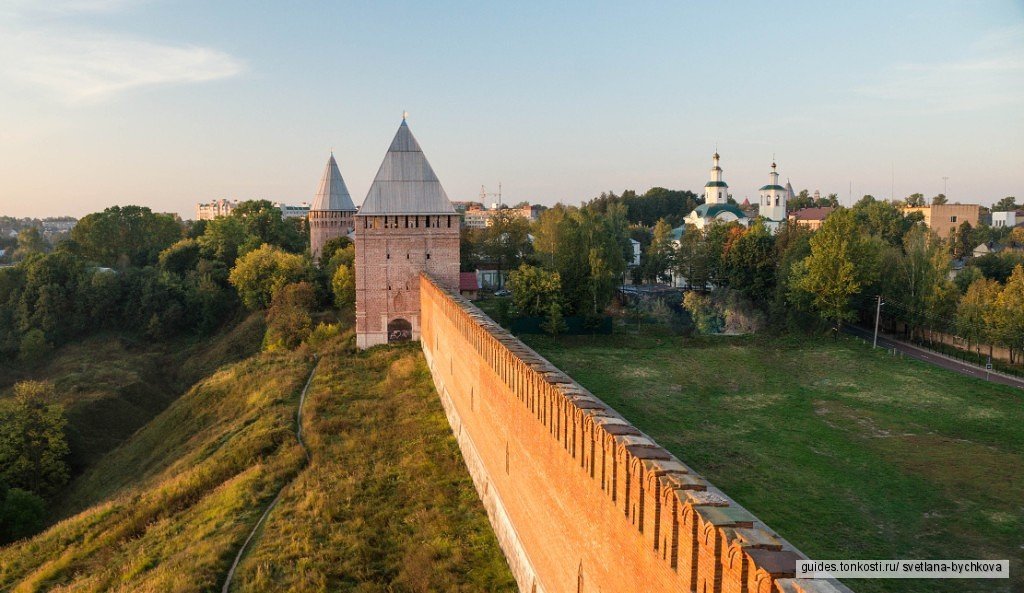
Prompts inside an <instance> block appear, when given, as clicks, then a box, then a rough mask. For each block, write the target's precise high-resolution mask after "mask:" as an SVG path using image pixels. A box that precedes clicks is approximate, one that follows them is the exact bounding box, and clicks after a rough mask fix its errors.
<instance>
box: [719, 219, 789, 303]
mask: <svg viewBox="0 0 1024 593" xmlns="http://www.w3.org/2000/svg"><path fill="white" fill-rule="evenodd" d="M787 226H788V225H787ZM776 257H777V255H776V251H775V239H774V238H773V237H772V235H771V233H770V232H769V231H768V229H767V228H766V227H765V226H764V224H762V223H760V222H758V223H755V224H754V226H752V227H751V228H750V229H749V230H747V231H746V232H743V233H742V234H740V235H739V237H737V238H736V240H735V241H733V242H732V245H731V246H730V248H729V250H728V252H727V254H726V258H725V279H726V283H727V284H728V285H729V286H730V287H732V288H733V289H735V290H738V291H740V292H741V293H742V294H743V295H744V296H746V297H747V298H749V299H751V300H754V301H757V302H760V303H765V302H767V301H768V300H769V299H770V298H771V295H772V292H773V291H774V288H775V270H776V263H777V260H776Z"/></svg>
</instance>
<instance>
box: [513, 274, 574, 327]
mask: <svg viewBox="0 0 1024 593" xmlns="http://www.w3.org/2000/svg"><path fill="white" fill-rule="evenodd" d="M508 281H509V287H510V288H511V289H512V302H513V303H515V306H516V309H518V310H519V313H520V314H521V315H525V316H527V317H541V316H543V315H545V314H550V311H551V305H552V304H558V305H559V314H561V302H560V301H561V298H562V278H561V276H559V275H558V272H554V271H550V270H545V269H543V268H539V267H536V266H528V265H526V264H523V265H521V266H519V269H518V270H515V271H514V272H512V274H511V275H510V276H509V279H508Z"/></svg>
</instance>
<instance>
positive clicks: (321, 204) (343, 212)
mask: <svg viewBox="0 0 1024 593" xmlns="http://www.w3.org/2000/svg"><path fill="white" fill-rule="evenodd" d="M355 213H356V207H355V205H353V204H352V196H351V195H349V193H348V187H346V186H345V180H344V179H342V177H341V171H340V170H338V161H336V160H334V153H331V157H330V158H329V159H327V167H326V168H325V169H324V174H323V177H321V178H320V187H319V189H317V192H316V196H315V197H314V198H313V205H312V206H311V207H310V209H309V249H310V253H312V254H313V261H318V260H319V259H320V252H321V251H323V248H324V243H327V242H328V241H330V240H331V239H334V238H335V237H344V236H345V235H348V234H349V233H351V232H352V229H353V228H355V222H354V220H353V217H354V216H355Z"/></svg>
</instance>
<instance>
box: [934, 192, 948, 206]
mask: <svg viewBox="0 0 1024 593" xmlns="http://www.w3.org/2000/svg"><path fill="white" fill-rule="evenodd" d="M948 201H949V200H948V199H947V198H946V194H938V195H936V196H935V197H934V198H932V206H941V205H943V204H945V203H947V202H948Z"/></svg>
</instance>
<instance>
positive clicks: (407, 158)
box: [355, 118, 460, 348]
mask: <svg viewBox="0 0 1024 593" xmlns="http://www.w3.org/2000/svg"><path fill="white" fill-rule="evenodd" d="M459 220H460V219H459V215H458V214H457V213H456V212H455V208H454V207H453V206H452V203H451V202H450V201H449V200H448V195H447V194H445V191H444V188H442V187H441V182H440V181H438V179H437V175H435V174H434V170H433V169H432V168H431V167H430V163H428V162H427V157H426V156H424V154H423V151H422V150H421V149H420V145H419V143H417V142H416V138H414V137H413V135H412V132H411V131H410V130H409V125H408V124H407V123H406V121H405V119H404V118H403V119H402V125H401V126H399V128H398V132H397V133H396V134H395V138H394V140H392V141H391V147H390V148H388V152H387V154H386V155H384V162H383V163H381V165H380V170H379V171H377V177H376V178H374V180H373V184H372V185H371V186H370V191H369V192H368V193H367V195H366V200H364V201H363V205H362V207H360V209H359V212H358V213H357V214H356V216H355V235H356V262H355V271H356V344H357V345H358V346H359V347H360V348H369V347H370V346H375V345H377V344H386V343H388V342H395V341H402V340H418V339H419V337H420V298H419V275H420V272H429V273H430V275H431V276H432V277H433V278H434V279H435V280H436V281H437V282H438V283H439V284H441V285H443V286H447V287H449V288H452V289H456V290H457V289H458V286H459Z"/></svg>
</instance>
